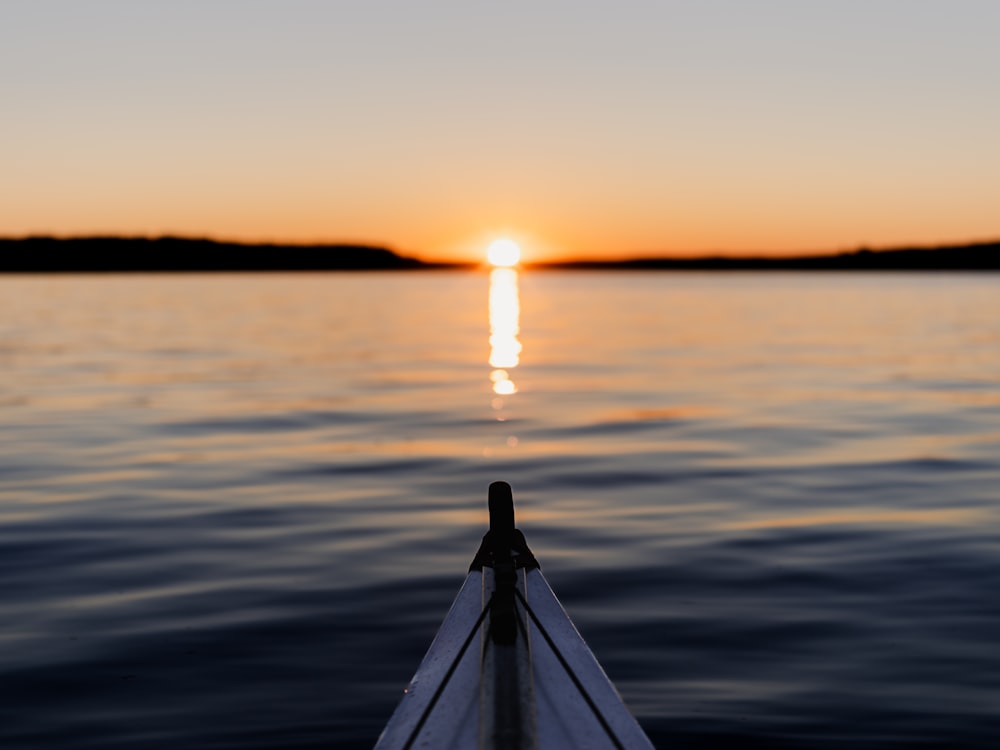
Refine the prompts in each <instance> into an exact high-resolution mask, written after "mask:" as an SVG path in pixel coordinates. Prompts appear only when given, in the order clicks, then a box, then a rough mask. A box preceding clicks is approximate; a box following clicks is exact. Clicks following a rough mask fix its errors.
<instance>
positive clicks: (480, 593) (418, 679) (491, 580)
mask: <svg viewBox="0 0 1000 750" xmlns="http://www.w3.org/2000/svg"><path fill="white" fill-rule="evenodd" d="M489 508H490V528H489V531H488V532H487V534H486V536H484V537H483V541H482V544H481V545H480V547H479V551H478V552H477V553H476V556H475V558H474V559H473V561H472V565H471V566H470V567H469V574H468V576H467V577H466V579H465V583H464V584H463V585H462V588H461V589H460V590H459V592H458V595H457V596H456V597H455V601H454V603H453V604H452V606H451V610H449V612H448V614H447V616H446V617H445V619H444V622H443V623H442V624H441V628H440V629H439V630H438V634H437V636H436V637H435V638H434V641H433V643H431V646H430V649H429V650H428V651H427V654H426V655H425V656H424V659H423V661H422V662H421V663H420V666H419V667H418V668H417V672H416V674H415V675H414V676H413V679H412V680H411V681H410V684H409V686H408V687H407V688H406V690H405V691H404V693H403V700H402V701H400V703H399V706H397V708H396V710H395V712H394V713H393V714H392V717H391V718H390V719H389V723H388V724H387V725H386V727H385V729H384V730H383V732H382V736H381V737H379V740H378V743H377V744H376V746H375V748H376V750H409V749H410V748H442V749H443V748H456V749H458V748H483V749H484V750H549V748H553V749H555V750H561V749H562V748H573V749H574V750H576V749H577V748H595V749H603V748H616V749H617V750H633V749H634V748H652V747H653V745H652V743H651V742H650V741H649V738H648V737H646V735H645V733H644V732H643V731H642V728H641V727H640V726H639V724H638V723H637V722H636V720H635V719H634V718H633V716H632V714H630V713H629V711H628V709H627V708H626V707H625V704H624V703H622V699H621V697H620V696H619V695H618V692H617V691H616V690H615V687H614V685H612V684H611V681H610V680H609V679H608V677H607V675H606V674H604V670H603V669H602V668H601V665H600V664H598V662H597V659H596V658H595V657H594V655H593V653H592V652H591V651H590V649H589V648H588V646H587V644H586V643H585V642H584V640H583V638H582V637H581V636H580V634H579V633H578V632H577V630H576V628H575V627H574V626H573V623H572V622H571V621H570V619H569V616H568V615H567V614H566V612H565V610H564V609H563V608H562V605H561V604H560V603H559V600H558V599H556V596H555V594H553V593H552V589H551V588H549V585H548V582H547V581H546V580H545V578H544V577H543V576H542V572H541V569H540V568H539V565H538V562H537V561H536V560H535V556H534V555H533V554H532V553H531V550H530V549H529V548H528V545H527V543H526V542H525V539H524V535H523V534H522V533H521V532H520V531H519V530H518V529H516V528H515V526H514V503H513V498H512V497H511V490H510V485H508V484H507V483H506V482H494V483H493V484H491V485H490V490H489Z"/></svg>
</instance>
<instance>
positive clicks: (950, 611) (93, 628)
mask: <svg viewBox="0 0 1000 750" xmlns="http://www.w3.org/2000/svg"><path fill="white" fill-rule="evenodd" d="M491 289H492V294H491ZM491 328H492V334H491ZM491 335H492V337H493V338H492V342H491ZM496 479H503V480H506V481H509V482H510V483H511V484H512V485H513V487H514V493H515V502H516V503H517V508H518V521H519V526H520V527H521V528H522V529H523V530H524V532H525V534H526V535H527V538H528V541H529V543H530V544H531V545H532V548H533V550H534V551H535V553H536V555H537V556H538V558H539V560H540V561H541V563H542V566H543V569H544V570H545V573H546V575H547V577H548V579H549V581H550V583H551V584H552V586H553V588H554V590H555V591H556V593H557V594H558V595H559V596H560V598H561V599H562V602H563V604H564V606H565V607H566V608H567V610H568V611H569V613H570V615H571V616H572V617H573V618H574V621H575V622H576V624H577V627H578V628H579V629H580V631H581V633H582V634H583V635H584V637H585V638H586V639H587V640H588V642H589V644H590V645H591V647H592V649H593V650H594V652H595V654H596V655H597V657H598V659H600V661H601V662H602V663H603V665H604V667H605V669H606V671H607V672H608V674H609V675H610V676H611V678H612V679H613V680H614V681H615V683H616V684H617V686H618V688H619V690H620V692H621V693H622V695H623V697H624V699H625V701H626V703H627V704H628V705H629V706H630V707H631V709H632V710H633V712H634V713H635V714H636V716H637V718H638V719H639V721H640V723H642V725H643V726H644V727H645V728H646V730H647V732H648V733H649V735H650V736H651V738H652V739H653V740H654V742H655V743H656V744H657V745H658V746H660V747H664V748H666V747H709V746H718V745H719V744H720V743H724V744H725V743H728V745H729V746H732V747H737V746H738V747H744V748H746V747H761V748H765V747H766V748H852V749H856V748H890V747H949V748H987V747H996V746H997V745H998V744H1000V275H988V274H981V275H975V274H966V275H962V274H945V275H906V274H899V275H895V274H883V275H879V274H872V275H857V274H833V275H809V274H744V275H740V274H733V275H727V274H666V273H661V274H640V273H585V272H578V273H555V272H522V273H521V274H520V276H519V277H518V276H516V275H514V274H512V273H508V274H503V273H501V274H495V275H494V276H493V277H492V278H491V276H490V275H489V274H488V273H487V272H482V273H471V272H427V273H409V274H394V273H375V274H316V275H307V274H303V275H190V276H185V275H178V276H110V277H100V276H51V277H23V278H18V277H9V276H8V277H0V692H2V694H3V698H2V700H0V745H2V746H3V747H4V748H7V749H12V748H74V749H77V748H171V750H173V749H174V748H178V747H182V748H212V749H213V750H218V749H221V748H282V749H287V748H319V747H339V748H367V747H370V746H371V745H372V744H373V743H374V741H375V739H376V737H377V736H378V734H379V732H380V731H381V728H382V726H383V724H384V723H385V721H386V720H387V719H388V717H389V714H390V713H391V712H392V710H393V708H394V706H395V704H396V702H397V701H398V699H399V698H400V696H401V691H402V689H403V687H404V686H405V685H406V683H407V681H408V680H409V678H410V676H411V675H412V673H413V671H414V669H415V668H416V666H417V664H418V662H419V660H420V658H421V656H422V655H423V653H424V651H425V650H426V648H427V646H428V645H429V643H430V640H431V638H432V637H433V635H434V633H435V631H436V629H437V626H438V624H439V623H440V621H441V619H442V618H443V617H444V614H445V612H446V611H447V608H448V606H449V604H450V602H451V599H452V597H453V596H454V594H455V593H456V592H457V590H458V587H459V585H460V584H461V582H462V580H463V579H464V576H465V570H466V567H467V566H468V563H469V561H470V559H471V557H472V555H473V553H474V552H475V549H476V547H477V545H478V543H479V539H480V538H481V536H482V534H483V533H484V531H485V527H486V523H487V517H486V506H485V502H486V488H487V485H488V484H489V482H490V481H493V480H496Z"/></svg>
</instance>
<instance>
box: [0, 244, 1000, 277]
mask: <svg viewBox="0 0 1000 750" xmlns="http://www.w3.org/2000/svg"><path fill="white" fill-rule="evenodd" d="M477 265H478V264H476V263H440V262H429V261H422V260H419V259H417V258H411V257H407V256H404V255H399V254H398V253H396V252H394V251H392V250H390V249H388V248H385V247H378V246H372V245H359V244H320V245H287V244H274V243H264V244H252V243H240V242H220V241H216V240H210V239H197V238H183V237H156V238H147V237H75V238H65V239H63V238H55V237H43V236H38V237H24V238H0V273H127V272H224V271H256V272H263V271H402V270H413V271H417V270H429V269H469V268H475V267H477ZM526 266H527V267H528V268H531V269H539V270H636V271H1000V241H997V242H981V243H972V244H964V245H947V246H940V247H905V248H893V249H884V250H868V249H860V250H856V251H853V252H844V253H836V254H828V255H822V254H817V255H800V256H793V257H776V258H771V257H763V256H757V257H745V258H744V257H736V256H727V255H717V256H711V257H696V258H671V257H652V258H629V259H625V260H571V261H554V262H545V263H530V264H526Z"/></svg>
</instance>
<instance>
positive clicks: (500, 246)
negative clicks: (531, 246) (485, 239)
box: [486, 237, 521, 268]
mask: <svg viewBox="0 0 1000 750" xmlns="http://www.w3.org/2000/svg"><path fill="white" fill-rule="evenodd" d="M486 257H487V258H488V259H489V261H490V264H491V265H494V266H497V267H500V268H510V267H511V266H516V265H517V264H518V261H520V260H521V248H519V247H518V246H517V243H516V242H514V240H509V239H507V238H506V237H501V238H500V239H498V240H493V242H491V243H490V246H489V248H488V249H487V250H486Z"/></svg>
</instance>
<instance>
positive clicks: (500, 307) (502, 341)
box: [489, 268, 521, 396]
mask: <svg viewBox="0 0 1000 750" xmlns="http://www.w3.org/2000/svg"><path fill="white" fill-rule="evenodd" d="M520 317H521V305H520V300H519V297H518V290H517V271H515V270H513V269H510V268H495V269H493V271H491V272H490V360H489V362H490V367H492V368H493V371H492V372H491V373H490V380H491V381H492V383H493V392H494V393H496V394H497V395H498V396H509V395H511V394H513V393H516V392H517V386H516V385H514V381H513V380H512V379H511V377H510V370H512V369H513V368H515V367H517V366H518V364H519V363H520V361H521V342H520V341H519V340H518V338H517V336H518V333H519V332H520Z"/></svg>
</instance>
